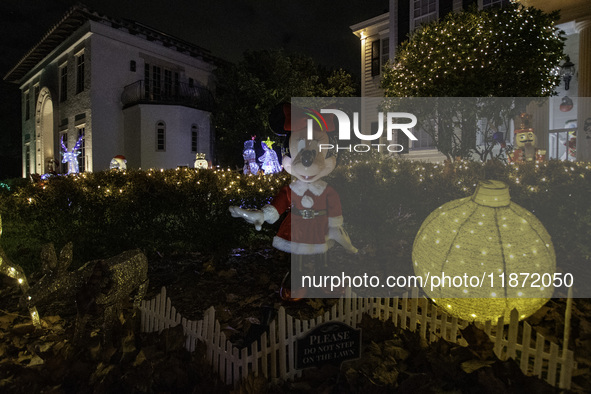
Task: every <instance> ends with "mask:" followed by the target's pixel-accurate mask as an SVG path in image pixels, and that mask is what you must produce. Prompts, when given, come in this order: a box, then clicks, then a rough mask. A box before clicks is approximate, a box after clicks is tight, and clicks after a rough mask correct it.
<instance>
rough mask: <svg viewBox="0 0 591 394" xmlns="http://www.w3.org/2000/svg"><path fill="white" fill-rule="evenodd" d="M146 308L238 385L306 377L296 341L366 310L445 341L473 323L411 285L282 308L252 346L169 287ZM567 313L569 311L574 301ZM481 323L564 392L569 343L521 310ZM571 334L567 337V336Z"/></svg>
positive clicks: (153, 320) (505, 351)
mask: <svg viewBox="0 0 591 394" xmlns="http://www.w3.org/2000/svg"><path fill="white" fill-rule="evenodd" d="M567 305H568V304H567ZM571 305H572V303H571V304H570V305H569V306H571ZM571 307H572V306H571ZM140 311H141V321H140V324H141V330H142V331H143V332H153V331H162V330H163V329H166V328H169V327H174V326H176V325H178V324H180V325H181V326H182V327H183V331H184V333H185V336H186V340H185V348H186V349H187V350H189V351H191V352H192V351H194V350H195V346H196V342H197V341H202V342H203V343H204V344H205V347H206V358H207V360H208V362H209V363H210V364H211V366H212V368H213V370H214V371H215V372H216V373H218V375H219V376H220V378H221V379H222V380H223V381H224V382H225V383H226V384H228V385H232V384H233V385H234V386H236V385H238V384H239V383H240V381H241V380H242V379H244V378H246V377H247V376H248V375H249V374H250V373H252V374H254V376H259V375H260V374H261V373H262V375H263V376H264V377H265V378H267V379H294V378H295V377H298V376H301V371H300V370H296V368H295V348H296V340H297V339H298V338H300V337H301V336H302V335H305V334H306V333H307V332H308V331H309V330H310V329H312V328H314V327H316V326H317V325H319V324H322V323H326V322H329V321H339V322H343V323H345V324H348V325H350V326H353V327H357V325H358V324H359V322H360V321H361V319H362V317H363V314H365V313H367V314H369V315H370V316H372V317H374V318H378V319H380V320H383V321H387V320H389V319H392V322H393V323H394V325H395V326H396V327H400V328H401V329H406V330H410V331H417V330H418V333H419V335H420V336H421V338H423V339H425V340H427V341H429V342H433V341H436V340H437V339H438V338H443V339H445V340H447V341H449V342H454V343H460V344H463V343H464V344H465V343H466V342H465V340H464V339H463V338H461V334H460V333H459V330H460V329H463V328H465V327H466V326H467V325H468V324H469V323H468V322H466V321H461V320H459V319H457V318H456V317H451V318H450V317H448V315H447V313H446V312H445V311H444V310H440V309H439V308H438V307H437V306H436V305H435V304H433V303H432V302H430V301H429V300H428V299H426V298H420V297H419V294H418V289H413V291H412V293H411V295H410V300H409V295H408V293H404V294H402V296H401V297H395V298H371V299H362V298H358V297H356V295H355V294H354V293H352V292H351V289H346V291H345V296H344V297H342V298H340V299H339V300H338V301H337V302H336V303H335V305H333V307H332V308H331V309H330V310H329V311H327V312H325V313H324V314H323V315H320V316H318V317H317V318H315V319H310V320H299V319H295V318H294V317H292V316H290V315H288V314H287V313H286V311H285V308H283V307H280V308H279V310H278V313H277V318H276V319H275V320H274V321H272V322H271V324H270V325H269V328H268V330H267V331H266V332H264V333H263V334H262V335H261V337H260V339H259V340H258V341H255V342H253V343H252V344H251V345H250V347H245V348H243V349H237V348H236V347H234V346H233V344H232V343H231V342H230V341H229V340H228V339H227V338H226V335H225V333H224V332H222V330H221V326H220V323H219V321H218V320H217V319H216V317H215V315H216V313H215V309H214V307H213V306H212V307H209V308H208V309H207V310H206V311H205V312H204V314H203V319H201V320H198V321H190V320H187V319H185V318H184V317H182V316H181V314H180V313H178V312H177V311H176V309H175V307H174V306H172V302H171V300H170V298H168V297H167V294H166V289H165V288H164V287H163V288H162V290H161V292H160V293H159V294H157V295H156V297H155V298H153V299H152V300H148V301H146V300H142V302H141V303H140ZM567 312H568V313H570V310H569V308H568V306H567ZM568 318H570V316H568ZM417 326H418V327H417ZM481 328H482V329H483V331H484V332H485V333H486V334H487V335H488V336H489V337H490V338H491V341H492V342H493V344H494V345H493V350H494V353H495V354H496V355H497V357H498V358H499V359H500V360H506V359H507V358H513V359H518V360H519V366H520V368H521V370H522V371H523V372H524V373H525V374H533V375H534V376H537V377H539V378H543V379H544V380H546V381H547V382H548V383H550V384H551V385H553V386H557V387H559V388H561V389H569V388H570V386H571V378H572V374H573V371H574V369H575V361H574V353H573V351H572V350H569V349H568V348H567V346H568V344H567V343H564V344H563V348H562V350H561V349H560V347H559V346H558V344H556V343H553V342H550V341H547V340H546V339H545V338H544V336H543V335H541V334H540V333H535V335H536V337H535V340H533V339H532V334H533V332H532V327H531V326H530V325H529V324H528V323H527V322H520V321H519V312H518V311H517V310H515V309H514V310H513V311H511V317H510V321H509V325H508V326H505V324H504V319H503V317H501V318H499V320H498V321H497V323H496V325H493V324H492V323H491V322H490V321H488V322H486V323H485V324H484V325H482V326H481ZM520 332H521V335H519V334H520ZM565 338H568V334H567V333H565ZM520 341H521V342H520ZM463 346H465V345H463ZM259 347H260V350H259ZM532 365H533V368H532Z"/></svg>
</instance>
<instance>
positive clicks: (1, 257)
mask: <svg viewBox="0 0 591 394" xmlns="http://www.w3.org/2000/svg"><path fill="white" fill-rule="evenodd" d="M0 235H2V218H1V217H0ZM0 274H4V275H6V276H8V277H10V278H14V279H16V281H17V283H18V284H19V285H20V287H21V290H22V292H23V293H24V294H25V295H26V294H27V293H28V292H29V282H28V281H27V277H26V276H25V272H24V271H23V269H22V268H21V267H20V266H19V265H18V264H14V263H12V262H11V261H10V260H9V259H8V256H6V254H5V253H4V250H2V247H0ZM26 304H27V306H28V307H29V313H30V314H31V321H32V322H33V324H34V325H35V327H41V323H40V321H39V313H38V312H37V308H36V307H35V305H33V304H29V303H26Z"/></svg>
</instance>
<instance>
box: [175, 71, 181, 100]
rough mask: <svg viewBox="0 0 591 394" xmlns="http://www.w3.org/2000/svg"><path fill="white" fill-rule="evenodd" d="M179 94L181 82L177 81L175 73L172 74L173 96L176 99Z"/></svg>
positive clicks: (176, 73)
mask: <svg viewBox="0 0 591 394" xmlns="http://www.w3.org/2000/svg"><path fill="white" fill-rule="evenodd" d="M180 93H181V82H180V79H179V73H178V72H175V73H174V95H175V97H178V96H179V95H180Z"/></svg>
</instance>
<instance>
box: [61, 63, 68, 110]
mask: <svg viewBox="0 0 591 394" xmlns="http://www.w3.org/2000/svg"><path fill="white" fill-rule="evenodd" d="M67 99H68V65H67V64H64V65H63V66H61V67H60V101H66V100H67Z"/></svg>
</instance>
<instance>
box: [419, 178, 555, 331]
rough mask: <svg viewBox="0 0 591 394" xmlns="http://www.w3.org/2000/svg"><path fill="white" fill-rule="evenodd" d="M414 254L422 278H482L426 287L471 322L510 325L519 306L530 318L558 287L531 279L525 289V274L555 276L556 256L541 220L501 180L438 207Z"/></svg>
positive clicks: (436, 299) (448, 309)
mask: <svg viewBox="0 0 591 394" xmlns="http://www.w3.org/2000/svg"><path fill="white" fill-rule="evenodd" d="M412 258H413V266H414V271H415V274H416V275H420V276H422V277H423V279H425V278H426V277H427V274H429V275H430V277H433V276H434V275H436V276H439V277H443V276H444V275H445V276H448V277H450V278H454V277H462V278H472V277H477V278H478V281H477V280H476V279H474V280H473V281H470V280H469V279H468V281H462V283H460V281H459V280H456V281H455V284H454V283H451V281H450V282H445V283H444V284H445V286H441V285H439V286H437V287H436V286H433V288H431V284H432V282H431V283H424V284H423V290H424V291H425V293H426V294H427V295H428V296H429V297H430V298H431V299H433V301H434V302H435V303H437V304H438V305H440V306H441V307H442V308H444V309H445V310H446V312H447V313H448V314H451V315H453V316H456V317H458V318H461V319H464V320H474V321H478V322H482V323H484V322H486V321H487V320H491V321H492V322H493V323H494V322H496V321H497V320H498V319H499V317H501V316H503V317H504V321H505V322H507V323H508V322H509V318H510V313H511V310H513V309H514V308H516V309H517V310H518V311H519V314H520V317H521V319H523V318H525V317H527V316H530V315H531V314H533V313H534V312H536V311H537V310H538V309H539V308H540V307H541V306H542V305H544V304H545V303H546V302H547V301H548V299H549V298H550V297H551V296H552V293H553V291H554V288H553V287H543V286H542V285H540V287H531V284H532V282H533V281H532V279H529V280H527V281H526V286H522V284H523V279H524V277H523V276H521V274H522V273H529V274H530V275H531V274H533V273H538V274H539V275H540V276H541V275H543V274H550V275H553V274H554V272H555V270H556V255H555V253H554V247H553V245H552V241H551V239H550V235H549V234H548V232H547V231H546V229H545V228H544V226H543V225H542V223H541V222H540V221H539V220H538V219H537V218H536V217H535V216H534V215H533V214H531V213H530V212H529V211H527V210H526V209H524V208H522V207H521V206H519V205H517V204H515V203H513V202H511V199H510V196H509V188H508V186H507V185H505V184H504V183H502V182H499V181H484V182H480V183H479V185H478V187H477V188H476V192H475V193H474V195H473V196H471V197H466V198H462V199H459V200H454V201H451V202H448V203H446V204H444V205H442V206H441V207H439V208H438V209H436V210H435V211H433V212H432V213H431V214H430V215H429V216H428V217H427V219H425V221H424V222H423V224H422V226H421V228H420V229H419V232H418V234H417V236H416V238H415V241H414V245H413V252H412ZM511 274H517V276H518V277H517V278H518V281H517V282H518V283H517V284H518V286H511V285H515V284H516V281H511V282H510V279H511ZM513 277H515V276H513ZM430 281H431V280H430ZM470 282H471V283H470ZM477 282H478V283H477ZM540 282H541V281H539V282H538V284H540ZM479 283H482V285H481V286H480V285H479ZM491 284H492V286H491Z"/></svg>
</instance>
